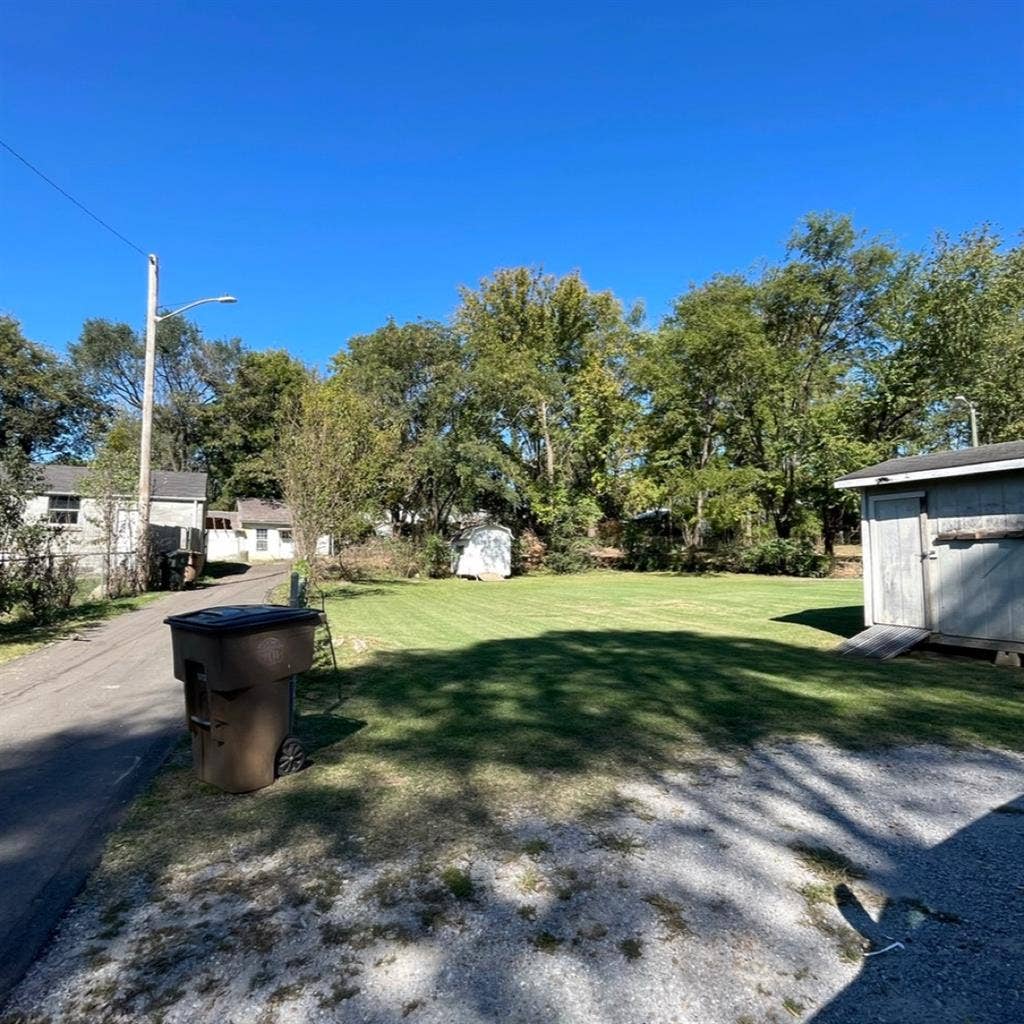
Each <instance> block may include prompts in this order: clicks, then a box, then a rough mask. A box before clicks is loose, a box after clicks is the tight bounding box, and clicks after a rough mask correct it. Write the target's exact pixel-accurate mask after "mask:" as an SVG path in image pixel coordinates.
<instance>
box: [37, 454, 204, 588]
mask: <svg viewBox="0 0 1024 1024" xmlns="http://www.w3.org/2000/svg"><path fill="white" fill-rule="evenodd" d="M37 468H38V470H39V473H40V476H41V478H42V486H41V488H40V492H39V493H38V494H37V495H35V496H34V497H32V498H30V499H29V501H28V505H27V509H26V513H27V517H28V518H29V519H34V520H41V521H43V522H47V523H50V524H52V525H53V526H54V527H60V529H61V539H62V541H63V544H64V546H65V548H66V549H67V551H68V552H69V553H70V554H73V555H75V556H76V557H77V558H78V560H79V562H78V565H79V570H80V571H81V572H82V573H83V574H91V573H94V572H99V571H100V570H101V568H102V566H103V562H104V559H105V558H107V557H110V556H111V555H113V556H116V557H117V558H118V559H119V560H121V561H130V560H132V559H134V557H135V538H136V537H137V536H138V502H137V495H135V494H134V493H132V494H121V495H112V496H111V497H112V498H113V499H114V501H113V505H114V507H113V522H112V524H111V530H110V531H109V533H108V530H107V525H106V524H105V523H104V518H105V516H104V510H103V502H101V500H100V499H99V498H97V497H93V496H91V494H88V493H83V492H89V491H91V490H92V488H91V487H90V486H89V477H90V474H91V472H92V471H91V470H90V468H89V467H88V466H65V465H61V464H58V463H50V464H48V465H43V466H39V467H37ZM150 480H151V483H150V488H151V501H150V512H149V522H150V536H151V539H152V543H153V546H154V549H155V551H156V553H157V555H160V554H167V553H169V552H171V551H185V552H188V553H189V554H190V555H192V556H193V557H192V559H191V561H192V562H193V566H194V567H195V568H196V569H197V570H198V569H201V564H199V563H200V562H201V559H202V555H203V551H204V548H205V545H204V536H203V531H204V525H205V522H206V474H205V473H173V472H163V471H160V470H155V471H154V472H153V473H152V475H151V477H150ZM108 544H109V546H110V549H111V550H109V551H108Z"/></svg>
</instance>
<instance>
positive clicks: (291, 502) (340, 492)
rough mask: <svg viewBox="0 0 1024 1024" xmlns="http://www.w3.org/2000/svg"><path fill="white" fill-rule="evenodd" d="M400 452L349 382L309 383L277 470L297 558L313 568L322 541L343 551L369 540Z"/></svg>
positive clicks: (284, 436) (290, 420)
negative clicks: (330, 538)
mask: <svg viewBox="0 0 1024 1024" xmlns="http://www.w3.org/2000/svg"><path fill="white" fill-rule="evenodd" d="M397 451H398V438H397V435H396V432H395V431H394V430H393V429H392V428H382V427H381V426H380V424H379V422H378V420H377V417H376V409H375V408H374V406H373V404H372V402H371V401H370V400H369V399H368V398H367V397H366V396H364V395H362V394H361V393H359V392H358V391H356V390H355V389H354V388H353V387H351V386H350V385H348V384H347V382H345V381H344V380H342V379H340V378H338V377H334V378H331V379H329V380H327V381H318V380H312V381H310V382H309V383H308V384H306V385H305V387H304V388H303V390H302V392H301V394H300V395H299V396H298V398H297V399H296V401H295V403H294V405H293V408H292V410H291V412H290V415H289V416H288V417H287V418H286V420H285V422H284V424H283V426H282V431H281V442H280V447H279V450H278V465H279V467H280V481H281V487H282V490H283V493H284V499H285V501H286V502H287V503H288V507H289V508H290V509H291V512H292V521H293V524H294V527H295V535H296V541H297V546H298V553H299V555H300V556H302V557H305V558H309V559H311V560H313V558H314V555H315V553H316V544H317V539H318V538H319V537H321V536H322V535H324V534H328V535H331V536H333V537H335V538H336V539H337V540H339V541H340V542H342V543H345V542H348V541H351V540H356V539H358V538H359V537H361V536H364V535H365V534H366V533H367V531H368V530H369V529H370V527H371V525H372V523H373V520H374V518H375V517H377V516H378V515H379V514H380V513H381V511H382V510H383V508H384V502H385V496H386V483H387V479H388V469H389V466H390V465H391V463H392V462H393V460H394V458H395V456H396V453H397Z"/></svg>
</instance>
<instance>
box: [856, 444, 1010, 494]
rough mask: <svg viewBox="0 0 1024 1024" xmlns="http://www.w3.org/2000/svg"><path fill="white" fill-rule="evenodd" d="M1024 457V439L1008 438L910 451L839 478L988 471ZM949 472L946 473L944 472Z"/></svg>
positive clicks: (865, 478)
mask: <svg viewBox="0 0 1024 1024" xmlns="http://www.w3.org/2000/svg"><path fill="white" fill-rule="evenodd" d="M1018 459H1024V441H1005V442H1004V443H1003V444H983V445H979V446H978V447H977V448H960V449H958V450H957V451H949V452H931V453H930V454H928V455H910V456H908V457H907V458H903V459H889V460H888V461H886V462H879V463H878V464H877V465H874V466H868V467H867V468H865V469H858V470H857V471H856V472H855V473H847V474H846V476H844V477H840V478H839V479H838V480H837V481H836V486H837V487H838V486H840V485H841V484H850V483H853V482H854V481H856V480H874V479H876V478H878V477H888V476H902V475H903V474H905V473H915V474H916V473H919V474H921V475H922V477H924V476H925V475H926V474H929V473H935V472H938V471H941V470H950V469H962V470H963V472H964V475H967V474H969V473H970V471H971V468H972V467H974V466H978V467H981V466H985V467H986V468H985V470H984V471H985V472H992V471H998V469H999V467H998V466H991V465H990V464H991V463H999V462H1011V461H1015V460H1018ZM943 475H946V474H943Z"/></svg>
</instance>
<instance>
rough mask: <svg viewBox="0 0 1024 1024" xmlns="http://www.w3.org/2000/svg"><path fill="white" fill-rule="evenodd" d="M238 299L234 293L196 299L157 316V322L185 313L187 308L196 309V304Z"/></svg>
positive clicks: (201, 304)
mask: <svg viewBox="0 0 1024 1024" xmlns="http://www.w3.org/2000/svg"><path fill="white" fill-rule="evenodd" d="M237 301H238V299H236V298H235V297H234V295H218V296H216V297H215V298H212V299H196V301H195V302H189V303H188V304H187V305H184V306H182V307H181V308H180V309H175V310H173V311H172V312H170V313H164V314H163V315H162V316H158V317H157V318H156V322H157V323H158V324H159V323H162V322H163V321H164V320H170V319H171V317H172V316H177V315H178V314H179V313H184V312H185V311H186V310H189V309H195V307H196V306H204V305H206V303H207V302H237Z"/></svg>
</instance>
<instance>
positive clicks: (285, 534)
mask: <svg viewBox="0 0 1024 1024" xmlns="http://www.w3.org/2000/svg"><path fill="white" fill-rule="evenodd" d="M279 536H280V537H281V543H282V544H291V542H292V531H291V530H281V531H280V534H279Z"/></svg>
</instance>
